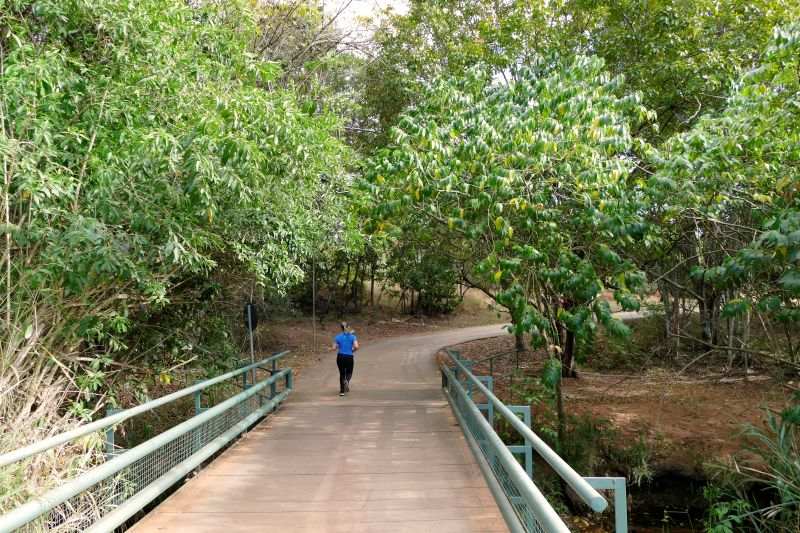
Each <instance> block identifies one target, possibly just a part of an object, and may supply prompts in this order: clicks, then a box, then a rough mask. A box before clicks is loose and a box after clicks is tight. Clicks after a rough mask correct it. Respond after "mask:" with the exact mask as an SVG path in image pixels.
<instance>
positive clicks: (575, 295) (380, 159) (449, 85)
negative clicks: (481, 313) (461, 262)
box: [366, 58, 649, 420]
mask: <svg viewBox="0 0 800 533" xmlns="http://www.w3.org/2000/svg"><path fill="white" fill-rule="evenodd" d="M621 83H622V82H621V80H620V79H619V78H612V77H610V76H608V75H607V74H606V73H605V72H604V70H603V62H602V60H599V59H597V58H578V59H576V60H575V61H573V62H572V63H569V64H566V65H562V64H558V63H554V62H542V63H541V64H540V66H539V67H538V68H537V69H536V70H528V69H523V70H520V71H518V72H516V73H515V74H514V76H513V78H512V79H511V81H510V82H509V83H504V82H501V81H498V80H496V79H495V78H493V77H492V75H491V71H490V70H479V69H471V70H470V71H469V73H468V75H467V76H465V77H464V78H461V79H454V78H451V77H445V78H442V79H439V80H438V81H436V82H435V83H433V84H432V85H431V86H430V87H429V88H428V89H427V90H426V92H425V93H424V96H423V98H422V99H421V100H420V102H419V103H418V104H417V105H416V106H415V107H414V108H412V109H411V110H410V111H409V112H408V113H406V114H404V115H403V116H402V118H401V119H400V121H399V127H398V128H396V129H395V130H394V131H393V136H392V137H393V141H392V143H391V144H390V145H389V146H387V148H385V149H384V150H381V151H379V152H378V153H377V154H376V156H375V157H374V158H373V159H372V160H371V161H370V165H369V168H368V176H367V178H368V183H367V184H366V187H367V189H368V190H369V191H370V193H371V194H373V195H374V198H375V203H376V205H377V206H378V207H377V208H376V210H375V218H376V225H377V228H378V230H382V231H390V230H391V227H392V224H393V223H402V222H403V221H405V220H407V219H408V218H410V217H412V218H416V219H417V220H418V221H419V224H420V226H425V225H428V226H431V227H435V228H436V229H437V231H439V232H440V235H441V237H440V238H439V242H449V243H451V245H452V246H455V247H457V248H458V249H460V250H463V251H464V253H466V254H468V255H469V256H470V259H471V261H470V262H469V263H468V264H470V265H471V272H469V275H470V276H473V277H475V278H476V279H478V280H479V282H480V283H481V284H482V285H483V286H484V287H487V288H491V289H494V290H490V291H489V292H490V294H495V297H496V300H497V301H498V302H499V303H500V304H502V305H504V306H505V307H506V308H508V309H509V311H510V313H511V317H512V320H513V324H514V326H513V329H514V331H515V332H517V333H522V332H528V333H530V334H531V335H532V339H533V343H534V345H535V346H539V347H545V348H546V349H547V351H548V352H549V353H550V355H551V359H550V361H549V364H548V370H547V371H546V378H547V379H548V380H549V381H550V382H551V384H557V383H558V381H559V377H558V376H560V375H561V374H562V373H563V375H564V376H573V375H574V370H575V366H574V365H575V359H576V357H582V356H585V355H586V353H587V348H588V347H589V346H590V345H591V343H592V340H593V338H594V334H595V331H596V328H597V324H602V325H603V326H605V328H606V329H608V330H609V331H610V332H611V333H612V334H619V335H625V334H626V333H627V327H626V326H625V325H624V324H622V323H621V322H619V321H618V320H616V319H614V318H613V316H612V314H611V310H610V306H609V304H608V302H606V301H605V300H603V299H602V298H601V294H602V292H603V291H604V290H605V289H611V290H613V292H614V298H615V299H616V300H617V301H618V302H619V303H620V304H621V305H622V307H623V308H625V309H638V305H639V304H638V301H637V298H636V293H637V292H638V291H640V290H642V289H643V287H644V275H643V274H642V272H640V271H639V270H638V269H637V268H636V266H635V265H634V264H633V263H632V262H631V261H627V260H624V259H623V258H622V256H621V255H620V254H619V253H618V250H620V248H622V247H624V246H627V245H632V244H634V243H636V244H637V245H641V243H642V242H644V243H645V244H647V242H646V241H643V240H642V239H643V237H644V224H643V220H642V206H643V204H642V196H641V190H640V189H639V188H637V187H636V186H634V184H633V182H632V175H633V173H634V171H635V169H636V161H637V159H636V157H635V153H636V151H647V150H648V149H649V148H648V147H647V145H645V144H644V143H642V142H640V141H637V140H636V139H635V138H634V137H633V136H632V134H631V126H632V125H633V124H637V123H638V122H640V121H642V120H645V119H646V118H647V117H648V113H647V111H646V110H645V109H644V108H643V107H641V105H640V104H639V100H638V98H637V97H636V96H625V97H620V96H617V94H618V93H619V92H621ZM553 376H555V377H553ZM561 418H562V420H563V416H562V417H561Z"/></svg>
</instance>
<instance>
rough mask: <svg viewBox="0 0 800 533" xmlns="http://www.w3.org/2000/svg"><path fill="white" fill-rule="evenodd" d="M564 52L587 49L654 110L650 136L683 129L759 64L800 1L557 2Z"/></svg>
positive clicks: (722, 102) (718, 105)
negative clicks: (777, 29) (654, 126)
mask: <svg viewBox="0 0 800 533" xmlns="http://www.w3.org/2000/svg"><path fill="white" fill-rule="evenodd" d="M553 9H554V11H555V14H556V16H557V17H558V20H559V21H563V27H562V28H561V30H560V32H561V33H562V39H561V40H560V49H561V50H562V52H563V53H569V52H571V51H584V50H588V51H591V53H593V54H596V55H598V56H599V57H602V58H603V59H604V60H605V61H606V64H607V65H608V68H609V70H610V71H611V72H612V73H614V74H620V75H624V76H625V80H626V85H627V87H629V88H630V89H631V90H635V91H640V92H641V93H642V98H643V102H644V104H645V105H646V106H647V107H648V108H649V109H652V110H654V111H655V112H656V113H658V117H659V120H658V129H657V130H647V131H643V132H642V133H646V134H647V136H648V137H649V138H651V139H656V140H662V139H667V138H668V137H669V136H670V135H671V134H673V133H675V132H680V131H685V130H686V129H688V127H689V126H691V125H692V124H693V123H694V121H695V120H696V119H697V118H699V117H701V116H702V115H703V114H708V113H709V112H712V111H715V110H718V109H720V108H722V107H724V105H725V100H724V98H725V97H726V96H727V95H728V93H729V91H730V85H731V81H732V80H734V79H736V78H737V77H738V76H739V73H740V72H741V71H743V70H749V69H751V68H753V67H755V66H756V64H757V62H758V58H759V56H760V55H761V53H762V51H763V50H764V48H765V47H766V45H767V42H768V40H769V36H770V32H771V31H772V29H773V28H774V27H775V26H776V25H783V24H786V23H788V22H790V21H791V20H792V19H793V18H794V17H796V14H797V13H798V10H800V3H798V2H797V0H777V1H776V0H756V1H753V0H723V1H719V0H648V1H640V0H610V1H609V0H604V1H598V0H566V1H564V2H554V3H553Z"/></svg>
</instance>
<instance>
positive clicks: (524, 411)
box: [506, 405, 533, 479]
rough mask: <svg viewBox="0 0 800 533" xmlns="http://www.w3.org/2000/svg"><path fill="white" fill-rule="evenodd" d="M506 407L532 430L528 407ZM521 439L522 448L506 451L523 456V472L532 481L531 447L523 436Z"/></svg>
mask: <svg viewBox="0 0 800 533" xmlns="http://www.w3.org/2000/svg"><path fill="white" fill-rule="evenodd" d="M506 407H508V409H509V410H510V411H511V412H512V413H514V414H515V415H518V414H520V415H522V422H523V423H524V424H525V425H526V426H528V427H529V428H531V429H533V427H532V418H531V407H530V405H508V406H506ZM522 438H523V439H524V441H525V444H523V445H522V446H509V447H508V449H509V450H511V451H512V452H513V453H520V454H524V455H525V472H527V473H528V476H530V478H531V479H533V446H532V443H531V441H530V440H529V439H527V438H525V436H524V435H523V437H522Z"/></svg>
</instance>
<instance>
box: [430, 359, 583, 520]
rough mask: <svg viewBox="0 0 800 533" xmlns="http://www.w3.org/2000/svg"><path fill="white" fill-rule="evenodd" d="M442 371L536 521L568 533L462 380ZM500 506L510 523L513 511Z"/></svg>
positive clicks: (462, 421) (458, 414)
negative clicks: (463, 400) (462, 383)
mask: <svg viewBox="0 0 800 533" xmlns="http://www.w3.org/2000/svg"><path fill="white" fill-rule="evenodd" d="M442 372H443V373H444V374H445V376H446V377H447V379H448V384H452V386H453V387H454V388H455V389H456V393H457V394H458V395H459V396H462V398H465V399H467V401H466V402H465V403H466V405H467V406H468V409H469V410H470V413H471V415H472V416H473V417H474V420H476V421H477V423H478V424H480V425H481V427H482V428H483V430H484V434H485V436H486V438H487V439H488V440H489V443H490V444H491V446H492V448H493V449H494V451H495V453H496V454H497V458H498V459H499V460H500V463H501V464H502V466H503V469H504V470H505V471H506V472H507V473H508V475H509V477H510V478H511V482H512V483H513V484H514V486H515V487H516V488H517V490H518V491H519V493H520V495H521V497H522V498H523V499H524V500H525V503H526V504H527V505H528V506H530V508H531V510H532V512H533V514H534V516H535V518H536V520H537V522H539V523H540V524H541V525H542V526H544V527H545V528H546V531H547V532H548V533H569V528H568V527H567V525H566V524H565V523H564V521H563V520H562V519H561V517H560V516H559V515H558V513H556V511H555V510H554V509H553V506H552V505H550V503H549V502H548V501H547V498H545V497H544V495H543V494H542V492H541V491H540V490H539V487H537V486H536V484H535V483H534V482H533V480H531V478H530V477H528V473H527V472H526V471H525V469H524V468H522V466H521V465H520V464H519V462H518V461H517V460H516V458H515V457H514V455H513V454H512V453H511V451H509V449H508V447H507V446H506V445H505V443H504V442H503V440H502V439H501V438H500V437H499V436H498V435H497V433H495V431H494V429H492V426H491V425H490V424H489V422H487V421H486V418H484V416H483V414H481V412H480V411H479V410H478V408H477V406H476V405H475V404H474V403H473V402H472V401H470V400H469V397H468V395H467V392H466V391H465V390H464V388H463V387H462V386H461V383H459V382H458V380H457V379H456V378H455V376H454V375H453V373H452V372H451V371H450V369H448V368H442ZM448 395H449V393H448ZM453 412H454V413H455V414H456V417H458V418H459V423H461V424H462V427H464V422H465V421H464V420H463V418H462V415H461V413H459V411H458V409H453ZM464 433H465V435H466V436H467V438H468V441H469V439H472V436H471V435H470V434H469V432H468V431H465V432H464ZM470 448H473V453H474V452H475V450H474V447H473V445H472V443H471V442H470ZM476 457H477V458H480V456H477V454H476ZM478 465H479V466H480V467H481V470H484V468H483V464H482V463H481V462H480V460H479V463H478ZM484 477H488V476H486V472H484ZM490 488H491V486H490ZM493 492H495V491H493ZM503 497H504V496H503V495H502V494H495V499H498V498H503ZM498 503H499V502H498ZM499 507H500V509H501V511H502V512H503V515H504V517H505V518H506V522H507V523H509V518H511V513H513V510H507V506H504V505H499ZM515 516H516V515H514V517H515ZM515 522H516V527H512V530H515V531H524V528H522V527H521V526H520V525H519V523H518V518H517V519H516V521H515ZM515 522H511V523H510V524H509V525H510V526H511V525H512V524H515Z"/></svg>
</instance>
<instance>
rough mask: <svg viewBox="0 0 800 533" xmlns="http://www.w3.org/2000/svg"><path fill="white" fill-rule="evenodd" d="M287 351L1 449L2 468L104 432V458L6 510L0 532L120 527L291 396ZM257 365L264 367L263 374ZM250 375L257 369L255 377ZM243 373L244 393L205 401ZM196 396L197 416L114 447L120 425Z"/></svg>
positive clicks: (242, 384)
mask: <svg viewBox="0 0 800 533" xmlns="http://www.w3.org/2000/svg"><path fill="white" fill-rule="evenodd" d="M287 353H288V352H282V353H279V354H276V355H273V356H272V357H268V358H266V359H264V360H262V361H259V362H257V363H253V364H251V365H247V366H245V367H243V368H240V369H237V370H234V371H231V372H227V373H225V374H223V375H221V376H218V377H216V378H213V379H209V380H206V381H203V382H200V383H197V384H196V385H193V386H191V387H186V388H184V389H181V390H179V391H177V392H174V393H172V394H169V395H167V396H164V397H162V398H158V399H156V400H152V401H150V402H147V403H144V404H142V405H139V406H136V407H134V408H131V409H126V410H122V411H117V412H115V413H113V414H111V415H109V416H107V417H105V418H103V419H101V420H98V421H96V422H92V423H90V424H85V425H83V426H80V427H78V428H76V429H74V430H71V431H68V432H65V433H61V434H59V435H55V436H53V437H51V438H48V439H45V440H42V441H40V442H37V443H33V444H31V445H29V446H26V447H24V448H20V449H18V450H15V451H13V452H10V453H7V454H4V455H0V468H3V467H5V466H8V465H10V464H13V463H17V462H20V461H25V460H27V459H29V458H31V457H33V456H35V455H37V454H40V453H46V452H48V451H49V450H53V449H55V448H59V447H61V446H63V445H68V444H69V443H71V442H73V441H75V440H76V439H79V438H81V437H85V436H87V435H91V434H97V433H98V432H105V438H106V446H107V450H106V451H107V453H106V459H105V461H103V462H102V463H100V464H98V465H97V466H95V467H94V468H92V469H91V470H89V471H87V472H85V473H83V474H81V475H79V476H77V477H75V478H73V479H70V480H66V481H65V482H64V483H63V484H61V485H60V486H58V487H55V488H53V489H51V490H49V491H47V492H46V493H44V494H41V495H38V496H37V497H35V498H34V499H32V500H30V501H28V502H27V503H24V504H22V505H20V506H19V507H17V508H16V509H13V510H12V511H10V512H9V513H7V514H5V515H3V516H0V533H8V532H11V531H17V530H23V531H25V530H31V531H38V530H50V529H57V530H58V531H90V532H103V531H113V530H114V529H115V528H117V527H118V526H120V525H121V524H123V523H125V522H126V521H127V520H128V519H130V518H131V517H132V516H134V515H135V514H136V513H137V512H139V511H141V510H142V508H144V507H145V506H146V505H147V504H148V503H150V502H152V501H153V500H154V499H156V498H157V497H158V496H159V495H161V494H162V493H164V492H165V491H166V490H168V489H169V488H170V487H172V486H173V485H174V484H175V483H177V482H178V481H180V480H181V479H182V478H183V477H185V476H186V475H187V474H189V473H190V472H191V471H192V470H194V469H195V468H197V467H198V466H200V465H201V464H202V463H203V462H204V461H206V460H208V459H209V458H210V457H211V456H213V455H214V454H215V453H216V452H218V451H219V450H221V449H222V448H224V447H225V446H226V445H227V444H229V443H230V442H231V441H232V440H233V439H235V438H236V437H237V436H238V435H240V434H241V433H243V432H244V431H246V430H247V429H248V428H249V427H250V426H252V425H253V424H254V423H255V422H256V421H258V420H259V419H260V418H261V417H263V416H265V415H266V414H268V413H270V412H271V411H274V410H275V409H276V408H277V407H278V406H279V405H280V404H281V402H283V400H284V399H286V397H287V396H288V394H289V392H290V391H291V390H292V386H293V383H292V369H291V368H285V369H278V360H279V359H281V358H282V357H284V356H285V355H286V354H287ZM258 369H261V370H263V371H264V373H263V377H261V378H260V379H259V378H258V376H257V373H256V371H257V370H258ZM251 371H252V372H251ZM248 375H252V378H251V382H250V383H248ZM238 377H241V379H242V383H241V386H242V389H243V390H242V391H241V392H239V393H237V394H235V395H234V396H232V397H230V398H228V399H226V400H224V401H222V402H220V403H218V404H217V405H214V406H211V407H203V406H202V395H203V393H204V391H208V389H209V388H210V387H212V386H214V385H218V384H222V383H224V382H228V381H230V380H233V378H238ZM253 380H255V382H252V381H253ZM279 389H280V390H279ZM190 395H193V396H194V404H195V413H194V416H192V417H190V418H189V419H188V420H186V421H184V422H182V423H180V424H178V425H176V426H175V427H172V428H171V429H168V430H166V431H164V432H163V433H160V434H159V435H156V436H155V437H153V438H151V439H148V440H146V441H144V442H142V443H141V444H139V445H137V446H135V447H133V448H131V449H129V450H119V449H115V447H114V440H113V436H114V428H115V427H116V426H118V425H120V424H122V423H123V422H125V421H126V420H129V419H131V418H133V417H135V416H137V415H140V414H142V413H145V412H147V411H152V410H153V409H156V408H157V407H161V406H163V405H167V404H170V403H173V402H175V401H176V400H179V399H181V398H184V397H187V396H190Z"/></svg>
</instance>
